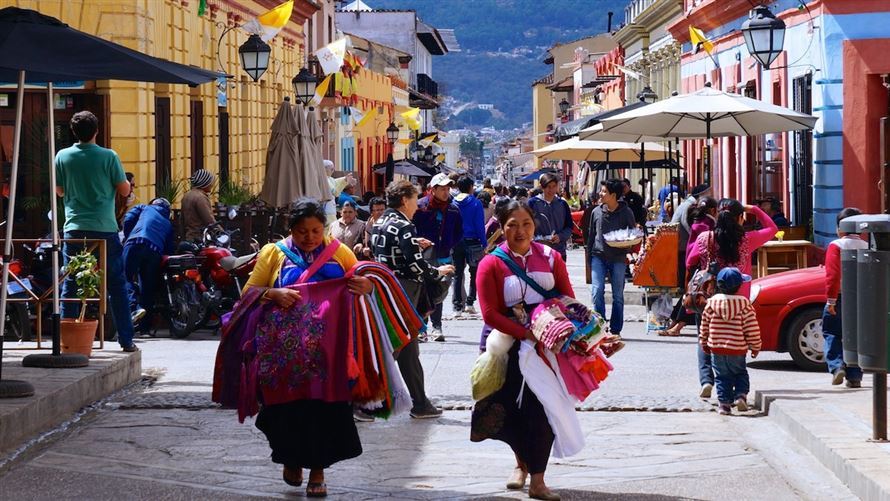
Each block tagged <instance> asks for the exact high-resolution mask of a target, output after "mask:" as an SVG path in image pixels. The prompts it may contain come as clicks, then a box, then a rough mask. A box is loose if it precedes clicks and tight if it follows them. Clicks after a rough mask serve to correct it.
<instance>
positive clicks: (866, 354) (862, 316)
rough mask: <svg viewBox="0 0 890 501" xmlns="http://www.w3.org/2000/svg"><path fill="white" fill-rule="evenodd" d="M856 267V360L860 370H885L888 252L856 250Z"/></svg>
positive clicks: (889, 296)
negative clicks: (857, 251)
mask: <svg viewBox="0 0 890 501" xmlns="http://www.w3.org/2000/svg"><path fill="white" fill-rule="evenodd" d="M856 270H857V275H858V276H857V277H856V289H857V294H856V311H857V315H856V316H857V322H856V323H857V328H858V333H857V336H856V337H857V343H856V351H857V362H858V364H859V367H861V368H862V369H863V370H867V371H886V370H887V316H888V314H890V251H876V250H862V251H859V253H858V256H857V259H856ZM844 320H846V319H844ZM844 351H846V347H844Z"/></svg>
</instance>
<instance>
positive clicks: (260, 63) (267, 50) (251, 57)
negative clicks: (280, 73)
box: [238, 35, 272, 82]
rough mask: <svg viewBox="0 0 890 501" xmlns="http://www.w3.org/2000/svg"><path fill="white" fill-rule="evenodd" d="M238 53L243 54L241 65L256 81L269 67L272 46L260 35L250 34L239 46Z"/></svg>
mask: <svg viewBox="0 0 890 501" xmlns="http://www.w3.org/2000/svg"><path fill="white" fill-rule="evenodd" d="M238 54H240V55H241V67H242V68H244V71H246V72H247V74H248V75H250V78H252V79H253V81H254V82H256V81H258V80H259V79H260V77H262V76H263V73H265V72H266V70H267V69H268V68H269V56H270V55H271V54H272V47H269V44H267V43H266V42H264V41H263V39H262V38H260V37H259V35H250V38H248V39H247V41H246V42H244V44H243V45H241V47H238Z"/></svg>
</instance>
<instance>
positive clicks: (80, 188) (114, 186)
mask: <svg viewBox="0 0 890 501" xmlns="http://www.w3.org/2000/svg"><path fill="white" fill-rule="evenodd" d="M69 126H70V128H71V133H72V134H73V135H74V137H75V138H77V142H76V143H74V145H72V146H69V147H68V148H65V149H63V150H61V151H59V152H58V153H56V157H55V161H54V168H55V169H56V194H57V195H58V196H60V197H62V204H63V205H64V207H65V226H64V228H63V231H64V238H65V239H66V240H81V241H83V240H85V239H90V240H104V241H105V262H106V267H107V269H106V280H107V281H108V294H109V295H110V296H111V314H112V317H113V318H114V324H115V326H116V327H117V338H118V342H119V343H120V345H121V348H123V350H124V351H126V352H133V351H137V350H138V348H136V345H135V344H133V320H132V318H131V317H130V306H129V304H128V301H127V279H126V276H125V275H124V260H123V256H122V253H123V248H122V247H121V241H120V236H119V235H118V222H117V219H116V218H115V212H114V204H115V197H116V196H128V195H129V194H130V192H131V186H130V183H129V182H128V181H127V178H126V175H125V174H124V169H123V166H122V165H121V161H120V158H119V157H118V156H117V153H115V152H114V150H111V149H107V148H103V147H101V146H99V145H97V144H96V135H97V134H98V131H99V119H98V118H96V115H93V114H92V113H90V112H89V111H80V112H77V113H75V114H74V116H73V117H71V122H70V123H69ZM84 249H85V244H84V243H83V242H81V243H77V242H66V243H65V245H64V246H63V247H62V253H63V256H64V266H67V265H68V261H69V260H70V259H71V257H72V256H75V255H77V254H78V253H80V252H82V251H83V250H84ZM74 278H75V277H73V276H72V275H68V276H67V277H66V278H65V282H64V284H63V285H62V297H63V298H73V297H74V294H75V292H76V290H77V284H76V282H75V279H74ZM61 313H62V318H77V316H78V314H79V313H80V303H79V302H74V301H65V302H63V303H62V312H61Z"/></svg>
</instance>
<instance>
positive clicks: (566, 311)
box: [531, 296, 606, 355]
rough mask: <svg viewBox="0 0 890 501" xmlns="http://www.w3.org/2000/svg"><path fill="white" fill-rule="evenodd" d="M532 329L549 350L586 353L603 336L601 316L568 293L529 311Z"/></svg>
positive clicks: (600, 340) (604, 334)
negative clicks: (570, 350)
mask: <svg viewBox="0 0 890 501" xmlns="http://www.w3.org/2000/svg"><path fill="white" fill-rule="evenodd" d="M531 318H532V324H531V330H532V333H533V334H534V335H535V338H537V339H538V341H540V342H541V343H542V344H543V345H544V346H545V347H546V348H547V349H548V350H554V349H558V350H559V351H561V352H565V351H567V350H569V349H572V350H574V351H576V352H577V353H579V354H582V355H585V354H588V353H590V352H592V351H593V350H594V349H595V348H596V347H597V346H599V345H600V344H601V343H602V341H603V340H604V339H605V337H606V333H605V330H604V329H603V328H602V326H603V323H604V322H603V318H602V317H601V316H599V315H598V314H597V313H596V312H594V311H593V310H591V309H590V308H588V307H586V306H584V304H583V303H581V302H579V301H577V300H575V299H572V298H570V297H568V296H560V297H558V298H554V299H548V300H547V301H544V302H543V303H541V304H539V305H538V306H537V307H536V308H535V309H534V310H533V311H532V316H531Z"/></svg>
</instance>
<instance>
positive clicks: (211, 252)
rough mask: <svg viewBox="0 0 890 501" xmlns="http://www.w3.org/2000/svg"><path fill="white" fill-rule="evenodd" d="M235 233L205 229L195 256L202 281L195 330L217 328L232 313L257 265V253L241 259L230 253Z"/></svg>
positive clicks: (220, 229) (215, 227)
mask: <svg viewBox="0 0 890 501" xmlns="http://www.w3.org/2000/svg"><path fill="white" fill-rule="evenodd" d="M236 233H238V230H237V229H236V230H232V231H226V230H224V229H222V228H221V227H219V225H211V226H208V227H207V228H205V229H204V240H203V242H204V244H203V245H202V246H201V247H200V248H199V249H198V250H197V253H196V254H197V256H199V257H200V258H201V265H200V268H199V271H200V273H201V278H202V287H200V288H199V291H200V293H201V299H200V302H199V308H198V310H199V311H198V313H199V315H200V320H199V322H198V327H203V328H207V329H218V328H219V327H220V321H221V318H222V316H223V315H224V314H225V313H228V312H230V311H232V308H233V307H234V306H235V303H236V302H237V301H238V300H239V299H241V289H242V288H243V287H244V284H245V283H247V278H248V277H249V276H250V272H252V271H253V267H254V266H255V265H256V257H257V252H256V251H254V252H251V253H250V254H246V255H244V256H240V257H239V256H235V255H234V254H233V253H232V250H231V247H230V245H231V242H232V236H233V235H235V234H236ZM254 247H256V245H254Z"/></svg>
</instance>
